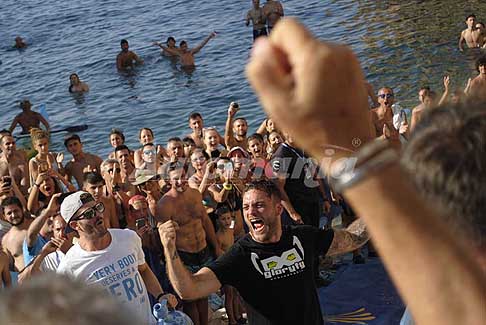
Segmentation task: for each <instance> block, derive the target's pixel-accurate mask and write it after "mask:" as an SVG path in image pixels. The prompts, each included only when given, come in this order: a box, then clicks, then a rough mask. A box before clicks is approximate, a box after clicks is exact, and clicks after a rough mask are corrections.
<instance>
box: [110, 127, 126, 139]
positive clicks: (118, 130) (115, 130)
mask: <svg viewBox="0 0 486 325" xmlns="http://www.w3.org/2000/svg"><path fill="white" fill-rule="evenodd" d="M112 134H116V135H119V136H120V138H121V139H122V140H123V142H125V135H124V134H123V132H122V130H120V129H116V128H115V129H111V131H110V137H111V135H112Z"/></svg>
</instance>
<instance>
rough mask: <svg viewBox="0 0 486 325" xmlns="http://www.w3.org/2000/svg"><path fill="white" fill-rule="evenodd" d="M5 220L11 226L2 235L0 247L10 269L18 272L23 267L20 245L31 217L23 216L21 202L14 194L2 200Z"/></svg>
mask: <svg viewBox="0 0 486 325" xmlns="http://www.w3.org/2000/svg"><path fill="white" fill-rule="evenodd" d="M2 208H3V214H4V217H5V220H6V221H7V222H8V223H9V224H10V225H12V228H10V230H9V231H8V232H7V233H6V234H5V236H3V238H2V247H3V251H4V252H5V253H7V255H8V256H9V259H10V265H11V267H10V270H12V271H15V272H19V271H21V270H22V269H23V268H24V267H25V263H24V254H23V251H22V245H23V243H24V239H25V237H26V236H27V230H28V229H29V226H30V224H31V223H32V219H31V218H28V217H26V216H25V214H24V211H23V208H22V203H21V202H20V200H19V199H18V198H16V197H15V196H12V197H9V198H6V199H5V200H3V201H2Z"/></svg>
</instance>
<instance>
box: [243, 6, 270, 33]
mask: <svg viewBox="0 0 486 325" xmlns="http://www.w3.org/2000/svg"><path fill="white" fill-rule="evenodd" d="M252 1H253V8H251V9H250V10H248V13H247V14H246V26H249V25H250V20H251V22H252V23H253V40H256V39H257V38H258V37H260V36H267V26H266V25H265V24H266V23H267V18H266V17H265V13H264V12H263V8H260V0H252Z"/></svg>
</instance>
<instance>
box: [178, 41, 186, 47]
mask: <svg viewBox="0 0 486 325" xmlns="http://www.w3.org/2000/svg"><path fill="white" fill-rule="evenodd" d="M183 45H187V42H186V41H181V42H180V43H179V46H183Z"/></svg>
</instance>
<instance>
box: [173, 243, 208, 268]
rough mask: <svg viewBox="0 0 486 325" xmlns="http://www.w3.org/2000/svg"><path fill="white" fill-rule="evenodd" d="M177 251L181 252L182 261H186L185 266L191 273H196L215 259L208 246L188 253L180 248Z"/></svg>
mask: <svg viewBox="0 0 486 325" xmlns="http://www.w3.org/2000/svg"><path fill="white" fill-rule="evenodd" d="M177 253H178V254H179V257H180V258H181V261H182V262H183V263H184V265H185V267H186V268H187V269H188V270H189V271H190V272H191V273H196V272H197V271H199V270H200V269H202V268H203V267H205V266H207V265H209V264H210V263H211V262H212V261H213V260H214V258H213V256H212V254H211V251H210V250H209V247H208V246H206V247H205V248H203V249H202V250H201V251H199V252H197V253H188V252H183V251H179V250H178V251H177Z"/></svg>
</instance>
